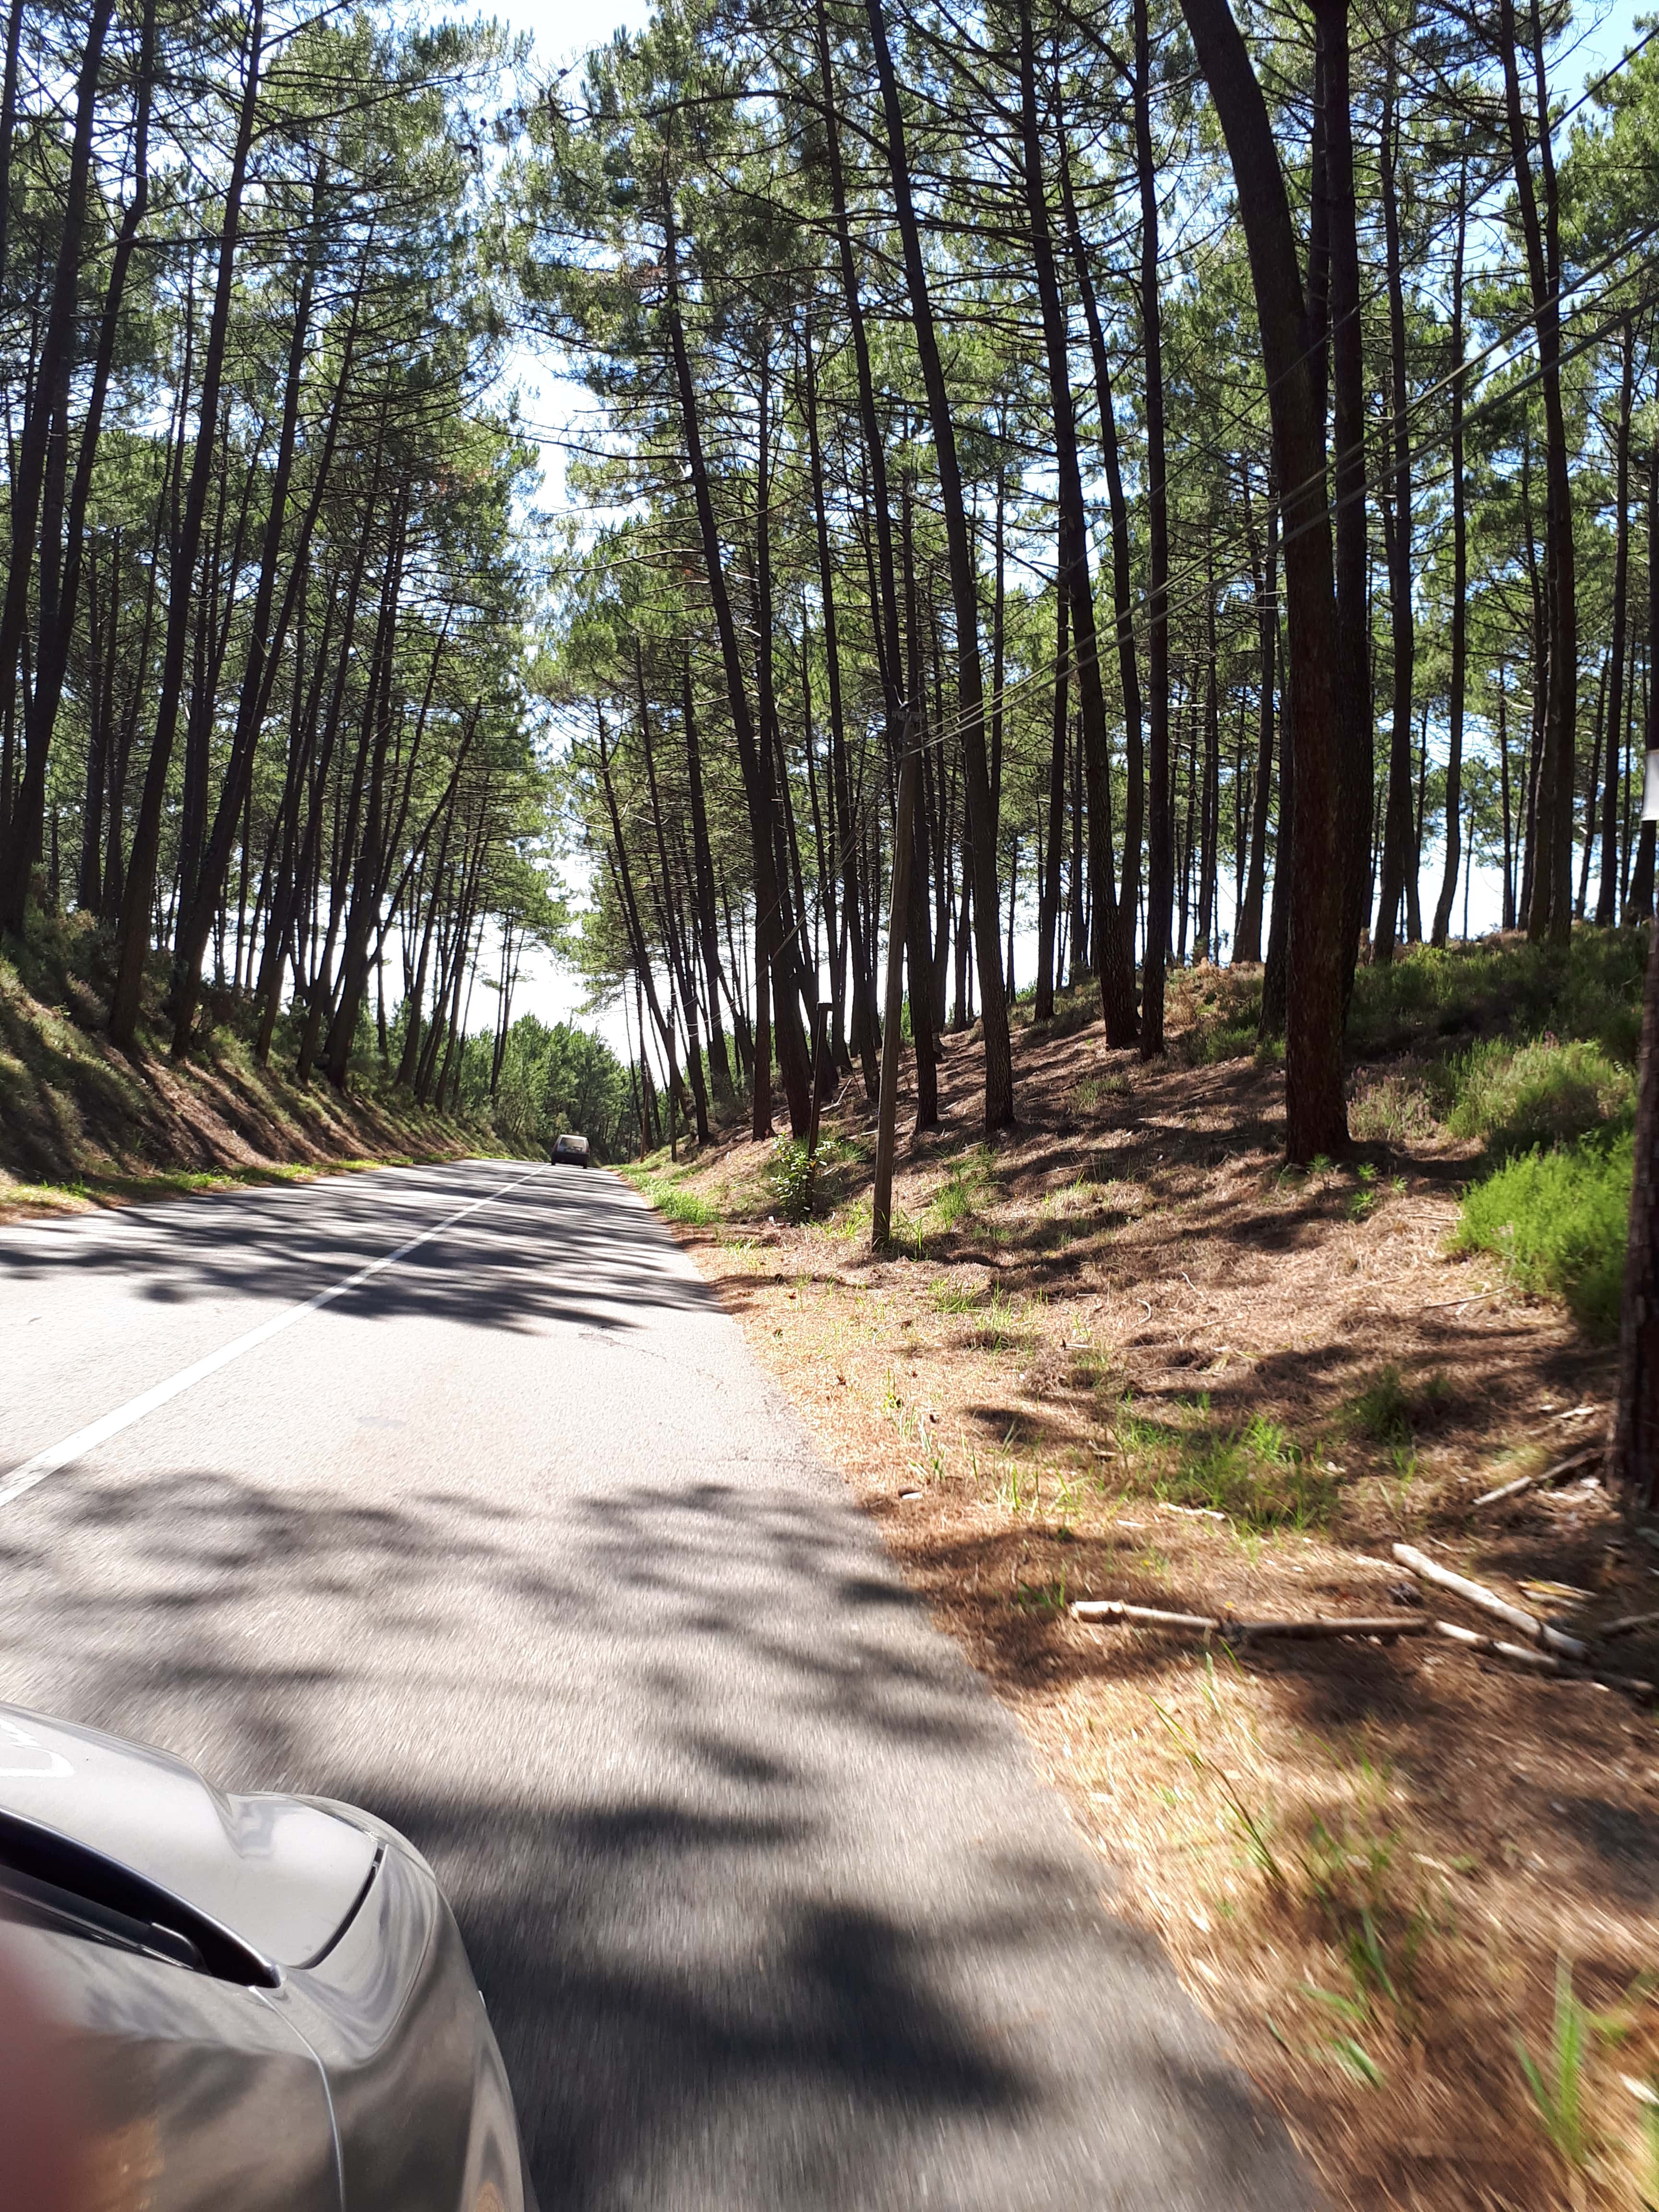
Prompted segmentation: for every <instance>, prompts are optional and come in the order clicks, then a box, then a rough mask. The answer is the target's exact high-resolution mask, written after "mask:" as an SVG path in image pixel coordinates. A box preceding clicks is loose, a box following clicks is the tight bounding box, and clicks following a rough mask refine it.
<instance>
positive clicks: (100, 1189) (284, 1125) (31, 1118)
mask: <svg viewBox="0 0 1659 2212" xmlns="http://www.w3.org/2000/svg"><path fill="white" fill-rule="evenodd" d="M84 934H85V933H82V935H84ZM93 965H94V953H93V948H91V947H90V946H89V945H88V944H86V943H82V942H79V941H77V939H76V934H75V932H74V926H73V925H66V926H64V928H63V930H62V932H61V933H52V935H50V936H49V937H46V939H44V941H41V942H37V943H35V944H33V945H31V946H30V947H28V948H26V949H25V950H24V951H22V952H21V955H20V954H18V953H16V952H15V951H11V950H9V951H8V952H7V953H4V954H0V1219H8V1218H18V1217H19V1216H21V1215H28V1214H38V1213H40V1212H52V1211H63V1210H64V1209H74V1208H77V1207H83V1206H96V1205H112V1204H119V1203H121V1202H122V1201H123V1200H132V1199H137V1198H141V1197H143V1196H146V1195H150V1194H156V1193H160V1192H167V1191H175V1190H188V1189H197V1188H207V1187H209V1186H210V1185H213V1184H216V1183H221V1182H234V1181H241V1182H258V1181H261V1180H264V1179H267V1178H270V1177H274V1176H293V1175H295V1174H305V1173H307V1172H311V1171H314V1170H325V1169H327V1168H330V1167H339V1166H343V1165H346V1164H354V1163H362V1162H376V1163H380V1162H389V1161H408V1160H414V1159H444V1158H458V1157H459V1156H460V1155H462V1154H464V1153H476V1152H479V1151H493V1150H495V1149H496V1146H495V1139H494V1138H493V1136H492V1135H491V1134H490V1133H489V1132H488V1131H484V1130H480V1129H478V1128H475V1127H468V1126H465V1125H464V1124H463V1123H460V1122H458V1121H452V1120H450V1119H448V1118H447V1116H444V1115H437V1114H434V1113H431V1112H429V1111H428V1109H425V1108H422V1107H420V1106H417V1105H416V1103H415V1102H414V1101H413V1099H412V1098H410V1097H409V1096H408V1095H407V1094H406V1093H402V1092H398V1091H392V1090H390V1089H385V1090H382V1089H380V1088H376V1087H373V1086H372V1085H362V1086H360V1087H357V1088H356V1089H354V1091H352V1092H351V1093H350V1094H349V1095H347V1096H342V1095H340V1094H339V1093H338V1092H336V1091H332V1090H331V1088H330V1087H329V1086H328V1085H325V1084H323V1083H320V1082H319V1083H314V1084H309V1085H299V1084H296V1083H294V1082H292V1081H290V1080H289V1079H287V1077H286V1076H285V1075H284V1074H283V1073H278V1072H276V1068H275V1067H274V1066H273V1067H270V1068H262V1067H260V1066H258V1064H257V1063H256V1061H255V1060H254V1057H253V1054H252V1050H251V1049H250V1048H249V1047H248V1045H247V1043H246V1041H245V1039H244V1038H243V1037H242V1036H240V1033H239V1032H238V1030H237V1029H236V1028H235V1027H234V1025H230V1024H227V1025H226V1026H224V1027H222V1028H219V1029H216V1030H215V1031H214V1033H213V1035H212V1036H211V1037H210V1038H209V1040H208V1041H207V1042H205V1043H204V1046H203V1048H202V1049H201V1051H200V1052H199V1054H197V1056H196V1057H194V1058H192V1059H191V1060H188V1061H185V1062H184V1063H182V1064H180V1063H177V1062H174V1061H173V1060H170V1059H169V1058H168V1057H167V1054H166V1053H165V1051H163V1050H162V1049H161V1048H159V1046H158V1045H156V1044H155V1043H153V1042H146V1043H143V1044H142V1045H141V1048H140V1049H139V1050H137V1051H136V1052H134V1053H132V1054H125V1053H121V1052H118V1051H117V1050H116V1049H115V1048H114V1047H113V1046H112V1044H111V1043H110V1042H109V1040H108V1038H107V1036H106V1035H105V1034H104V1029H103V1018H104V1004H103V1000H102V997H101V995H100V991H99V989H98V987H97V979H96V976H95V975H94V974H92V973H90V972H88V971H89V970H90V969H92V967H93Z"/></svg>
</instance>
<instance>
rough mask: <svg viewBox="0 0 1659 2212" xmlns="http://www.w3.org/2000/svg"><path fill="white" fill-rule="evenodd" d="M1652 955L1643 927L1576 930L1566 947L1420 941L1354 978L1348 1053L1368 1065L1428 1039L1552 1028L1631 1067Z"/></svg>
mask: <svg viewBox="0 0 1659 2212" xmlns="http://www.w3.org/2000/svg"><path fill="white" fill-rule="evenodd" d="M1646 953H1647V936H1646V932H1645V931H1644V930H1641V929H1587V928H1579V929H1577V930H1575V931H1574V933H1573V936H1572V941H1571V944H1569V945H1528V944H1526V943H1524V942H1522V941H1520V940H1518V939H1515V938H1509V939H1499V938H1487V939H1483V940H1482V941H1481V942H1480V943H1478V944H1474V945H1447V946H1445V947H1444V948H1443V949H1441V950H1438V951H1437V950H1436V949H1435V947H1433V946H1432V945H1413V946H1412V947H1411V948H1410V950H1409V951H1406V952H1403V953H1401V954H1399V955H1397V956H1396V957H1395V959H1393V960H1392V961H1390V962H1389V963H1387V964H1386V965H1377V966H1365V967H1362V968H1361V969H1359V970H1358V973H1357V975H1355V977H1354V989H1353V1003H1352V1009H1351V1012H1350V1016H1349V1021H1348V1045H1349V1048H1350V1050H1351V1051H1352V1052H1354V1053H1356V1054H1358V1057H1359V1058H1361V1059H1362V1060H1364V1059H1372V1058H1375V1057H1376V1056H1377V1055H1378V1054H1381V1053H1384V1052H1392V1051H1399V1050H1401V1049H1403V1048H1407V1047H1409V1046H1411V1045H1413V1044H1414V1043H1416V1042H1419V1040H1421V1039H1423V1038H1425V1037H1432V1036H1441V1037H1446V1038H1453V1037H1456V1036H1466V1037H1468V1036H1480V1035H1481V1034H1482V1033H1486V1034H1487V1035H1496V1034H1500V1033H1501V1034H1502V1035H1504V1036H1507V1037H1510V1038H1511V1039H1513V1038H1516V1037H1521V1038H1525V1037H1532V1036H1541V1035H1542V1034H1543V1033H1544V1032H1545V1031H1546V1030H1550V1031H1553V1034H1554V1035H1555V1036H1558V1037H1572V1038H1582V1039H1584V1040H1587V1041H1589V1042H1593V1043H1595V1044H1599V1045H1600V1046H1601V1049H1602V1050H1603V1052H1605V1053H1606V1054H1607V1055H1608V1057H1609V1058H1611V1059H1613V1060H1628V1061H1633V1060H1635V1057H1636V1048H1637V1043H1638V1039H1639V1036H1640V1034H1641V1024H1642V979H1643V973H1644V967H1645V963H1646Z"/></svg>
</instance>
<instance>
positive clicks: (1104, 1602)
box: [1071, 1597, 1428, 1644]
mask: <svg viewBox="0 0 1659 2212" xmlns="http://www.w3.org/2000/svg"><path fill="white" fill-rule="evenodd" d="M1071 1611H1072V1613H1073V1617H1074V1618H1075V1619H1077V1620H1102V1621H1107V1620H1121V1621H1124V1622H1127V1623H1128V1624H1129V1625H1130V1626H1139V1627H1144V1628H1183V1629H1187V1630H1189V1631H1191V1632H1194V1634H1198V1635H1203V1636H1214V1635H1221V1636H1225V1638H1227V1639H1228V1640H1229V1642H1235V1641H1236V1642H1238V1643H1241V1644H1242V1643H1244V1642H1246V1641H1248V1640H1249V1638H1252V1637H1256V1636H1279V1637H1296V1638H1305V1639H1308V1640H1310V1641H1311V1640H1312V1639H1313V1638H1319V1637H1332V1636H1423V1635H1425V1634H1426V1633H1427V1632H1428V1622H1427V1620H1426V1619H1425V1617H1424V1616H1423V1615H1422V1614H1421V1613H1387V1614H1384V1615H1383V1616H1382V1617H1381V1618H1379V1619H1370V1620H1232V1619H1231V1618H1222V1619H1217V1618H1215V1617H1214V1616H1212V1615H1211V1614H1209V1613H1160V1612H1158V1610H1157V1609H1156V1608H1155V1607H1152V1606H1148V1605H1129V1604H1127V1603H1126V1602H1125V1601H1124V1600H1123V1599H1122V1598H1117V1597H1098V1598H1079V1599H1078V1600H1076V1601H1075V1602H1074V1603H1073V1606H1072V1607H1071Z"/></svg>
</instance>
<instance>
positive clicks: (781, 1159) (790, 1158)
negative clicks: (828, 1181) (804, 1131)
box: [766, 1137, 818, 1228]
mask: <svg viewBox="0 0 1659 2212" xmlns="http://www.w3.org/2000/svg"><path fill="white" fill-rule="evenodd" d="M817 1181H818V1164H817V1160H816V1159H815V1158H813V1156H812V1154H811V1152H808V1150H807V1149H806V1146H805V1143H804V1142H803V1141H802V1140H801V1139H799V1137H780V1138H779V1139H778V1140H777V1142H776V1143H775V1145H774V1146H773V1147H772V1157H771V1158H770V1159H769V1161H768V1162H767V1165H766V1187H767V1188H768V1189H769V1191H770V1192H771V1194H772V1196H773V1198H774V1199H775V1200H776V1203H777V1208H778V1211H779V1212H780V1213H781V1214H782V1216H783V1218H784V1219H785V1220H786V1221H787V1222H791V1223H793V1225H794V1226H795V1227H796V1228H799V1226H800V1225H801V1223H802V1222H804V1221H810V1220H811V1218H812V1208H813V1205H814V1203H815V1202H816V1200H817Z"/></svg>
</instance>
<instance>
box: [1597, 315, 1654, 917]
mask: <svg viewBox="0 0 1659 2212" xmlns="http://www.w3.org/2000/svg"><path fill="white" fill-rule="evenodd" d="M1635 370H1636V345H1635V332H1634V330H1633V328H1632V323H1631V319H1630V317H1629V316H1628V315H1626V318H1625V321H1624V327H1623V329H1622V331H1621V332H1620V377H1619V422H1618V426H1617V428H1616V429H1615V430H1614V432H1613V643H1612V647H1611V649H1610V652H1609V654H1608V660H1607V779H1606V791H1605V795H1604V797H1603V800H1602V805H1601V890H1600V891H1599V892H1598V893H1597V896H1596V901H1595V919H1596V921H1598V922H1599V923H1600V924H1601V927H1602V928H1603V929H1610V928H1611V927H1613V923H1614V922H1615V921H1617V920H1618V917H1619V751H1620V741H1621V739H1622V738H1623V734H1624V720H1625V714H1624V705H1625V702H1624V680H1625V629H1626V605H1627V602H1628V600H1629V597H1630V426H1631V410H1632V401H1633V398H1634V383H1635ZM1648 562H1649V567H1650V568H1653V567H1654V566H1655V565H1656V563H1659V548H1656V547H1655V545H1654V544H1653V543H1652V541H1651V540H1650V543H1649V549H1648Z"/></svg>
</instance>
